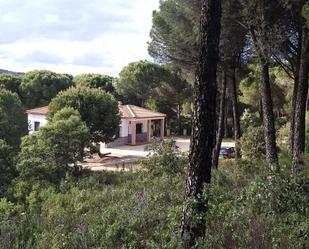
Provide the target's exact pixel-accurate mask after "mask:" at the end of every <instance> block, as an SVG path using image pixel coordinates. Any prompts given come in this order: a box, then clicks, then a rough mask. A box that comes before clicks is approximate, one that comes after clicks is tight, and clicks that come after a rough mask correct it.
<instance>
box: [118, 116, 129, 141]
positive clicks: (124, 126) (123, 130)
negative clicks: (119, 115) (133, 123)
mask: <svg viewBox="0 0 309 249" xmlns="http://www.w3.org/2000/svg"><path fill="white" fill-rule="evenodd" d="M120 126H121V132H120V137H127V136H128V135H129V134H128V132H129V121H128V120H126V119H121V122H120Z"/></svg>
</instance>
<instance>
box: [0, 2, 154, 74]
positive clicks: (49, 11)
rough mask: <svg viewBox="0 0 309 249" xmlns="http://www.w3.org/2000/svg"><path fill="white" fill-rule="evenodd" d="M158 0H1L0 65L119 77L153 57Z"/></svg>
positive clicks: (16, 68) (19, 68)
mask: <svg viewBox="0 0 309 249" xmlns="http://www.w3.org/2000/svg"><path fill="white" fill-rule="evenodd" d="M158 6H159V0H131V1H130V0H0V68H1V69H7V70H12V71H18V72H27V71H30V70H34V69H46V70H51V71H55V72H59V73H70V74H73V75H77V74H81V73H102V74H108V75H111V76H117V75H118V73H119V72H120V71H121V69H122V68H123V67H124V66H126V65H127V64H128V63H130V62H133V61H138V60H143V59H148V60H151V58H150V57H149V55H148V53H147V41H149V40H150V38H149V32H150V29H151V22H152V11H153V10H154V9H157V8H158Z"/></svg>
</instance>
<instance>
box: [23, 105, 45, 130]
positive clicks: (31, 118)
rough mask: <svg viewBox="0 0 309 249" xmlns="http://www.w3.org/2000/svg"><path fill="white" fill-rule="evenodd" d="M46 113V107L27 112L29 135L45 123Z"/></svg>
mask: <svg viewBox="0 0 309 249" xmlns="http://www.w3.org/2000/svg"><path fill="white" fill-rule="evenodd" d="M47 113H48V107H47V106H44V107H40V108H35V109H31V110H28V111H27V115H28V130H29V134H32V133H33V132H35V131H37V130H39V128H40V127H41V126H44V125H45V124H46V123H47V119H46V115H47Z"/></svg>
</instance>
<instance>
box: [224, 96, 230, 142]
mask: <svg viewBox="0 0 309 249" xmlns="http://www.w3.org/2000/svg"><path fill="white" fill-rule="evenodd" d="M224 112H225V113H224V124H223V125H224V136H225V137H228V136H229V122H228V117H229V103H228V101H225V108H224Z"/></svg>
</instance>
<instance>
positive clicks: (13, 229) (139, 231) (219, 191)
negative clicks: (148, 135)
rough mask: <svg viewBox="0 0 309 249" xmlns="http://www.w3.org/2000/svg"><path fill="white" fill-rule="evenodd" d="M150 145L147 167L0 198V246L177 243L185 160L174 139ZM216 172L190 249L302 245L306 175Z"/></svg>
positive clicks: (258, 167) (243, 169)
mask: <svg viewBox="0 0 309 249" xmlns="http://www.w3.org/2000/svg"><path fill="white" fill-rule="evenodd" d="M153 146H154V147H155V150H154V152H153V158H152V157H149V158H148V159H146V160H148V165H149V168H148V169H149V170H147V171H142V172H137V173H108V172H97V173H94V172H85V173H84V174H82V175H80V176H78V177H75V176H72V175H69V176H66V178H65V179H63V180H62V181H61V183H60V184H57V187H56V186H48V185H47V186H44V185H42V184H40V185H34V186H33V187H32V190H30V192H29V193H28V194H27V195H26V196H25V198H24V199H23V203H20V204H15V203H10V202H8V201H7V200H6V199H1V200H0V231H1V233H0V248H4V247H5V248H19V246H20V245H24V248H33V249H36V248H66V249H67V248H68V249H70V248H72V249H73V248H74V249H79V248H137V249H139V248H141V249H144V248H150V249H151V248H153V249H155V248H163V249H164V248H166V249H178V248H181V246H180V243H179V230H178V229H179V222H180V219H181V210H182V204H183V191H184V189H183V185H184V177H182V176H183V174H182V173H183V166H184V164H183V162H184V161H183V160H181V159H180V158H181V154H179V152H177V150H175V146H174V143H173V141H168V142H167V143H166V144H165V145H164V146H163V144H159V143H157V144H155V145H153ZM165 150H168V152H166V153H165ZM160 155H161V156H160ZM160 157H161V158H160ZM156 161H160V162H161V164H164V165H163V166H162V165H158V164H157V162H156ZM177 163H178V164H179V166H177V165H176V164H177ZM289 168H290V167H287V169H288V170H289ZM171 169H172V170H171ZM219 169H220V170H215V171H214V174H213V177H212V183H211V184H210V185H207V187H206V190H205V192H204V194H203V197H204V198H206V199H207V200H208V212H207V216H206V222H207V224H206V227H207V239H201V240H200V241H199V244H198V245H197V246H196V248H214V249H217V248H218V249H221V248H240V249H247V248H278V249H279V248H280V249H281V248H283V249H289V248H296V249H298V248H299V249H301V248H307V247H308V222H307V220H308V218H309V210H308V207H307V206H308V201H309V199H308V198H309V189H308V186H309V178H308V176H307V175H298V176H290V174H287V173H286V172H285V170H286V169H282V170H284V171H282V172H281V175H268V173H267V167H266V163H265V162H262V161H252V160H251V161H248V160H237V161H228V162H227V161H221V162H220V166H219ZM160 170H161V172H160ZM155 172H157V173H155ZM25 187H26V183H25V182H22V181H21V182H19V185H18V188H19V190H20V191H22V190H23V188H25Z"/></svg>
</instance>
